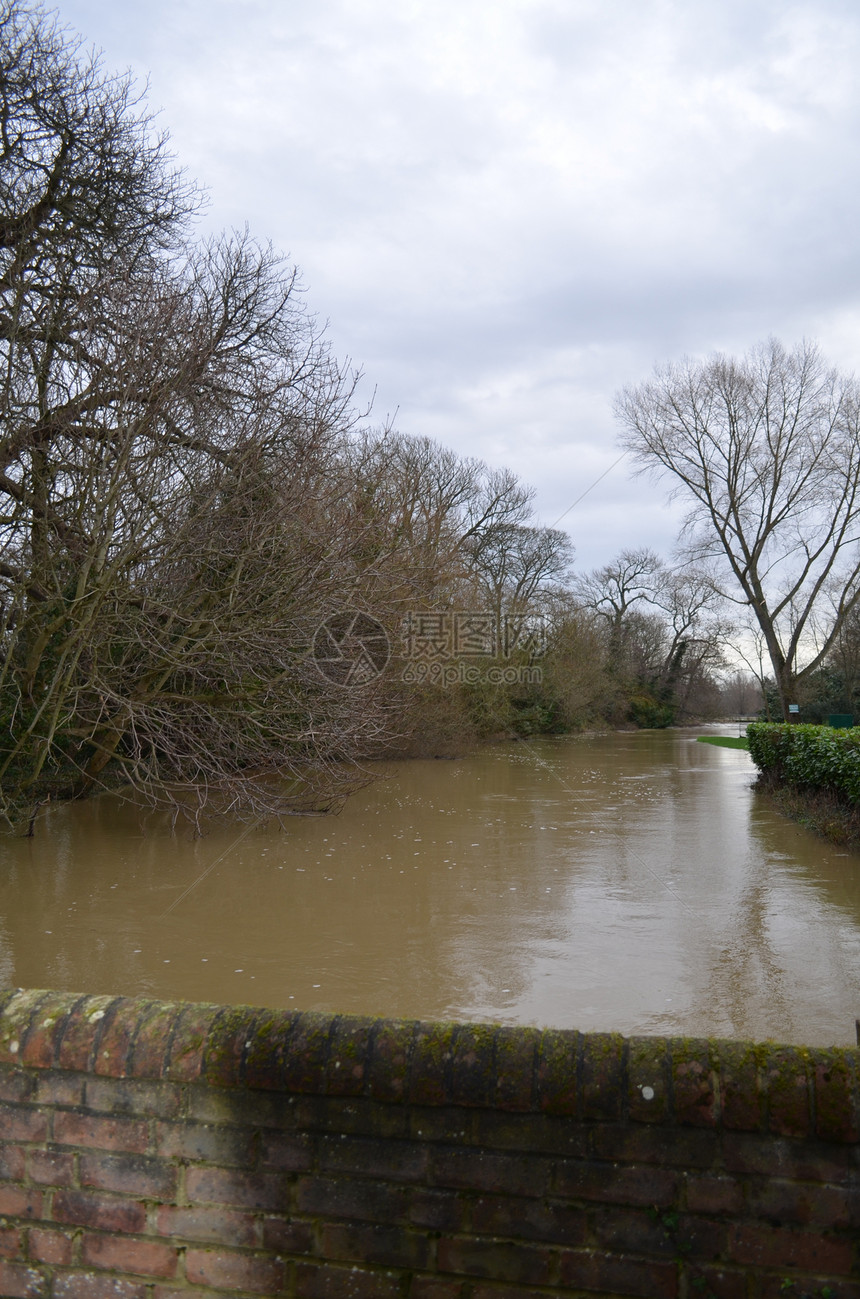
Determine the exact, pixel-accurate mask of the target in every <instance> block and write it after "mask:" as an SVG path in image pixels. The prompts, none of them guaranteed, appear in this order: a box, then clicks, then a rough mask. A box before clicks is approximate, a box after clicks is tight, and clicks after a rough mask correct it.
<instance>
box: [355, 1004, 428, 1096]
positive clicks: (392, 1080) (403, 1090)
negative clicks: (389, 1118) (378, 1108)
mask: <svg viewBox="0 0 860 1299" xmlns="http://www.w3.org/2000/svg"><path fill="white" fill-rule="evenodd" d="M415 1030H416V1025H415V1024H413V1023H404V1022H402V1021H400V1020H380V1021H379V1022H378V1023H377V1024H376V1025H375V1027H374V1029H373V1033H372V1035H371V1036H372V1041H371V1052H370V1058H369V1060H368V1062H367V1065H366V1070H365V1095H367V1096H371V1097H374V1098H375V1099H376V1100H380V1101H402V1100H403V1099H404V1098H405V1096H406V1094H407V1092H408V1090H409V1069H410V1063H411V1059H412V1044H413V1041H414V1037H415Z"/></svg>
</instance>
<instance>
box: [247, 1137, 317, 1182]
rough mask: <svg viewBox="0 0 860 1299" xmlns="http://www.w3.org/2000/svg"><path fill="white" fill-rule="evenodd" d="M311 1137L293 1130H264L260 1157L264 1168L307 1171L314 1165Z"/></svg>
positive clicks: (298, 1171)
mask: <svg viewBox="0 0 860 1299" xmlns="http://www.w3.org/2000/svg"><path fill="white" fill-rule="evenodd" d="M313 1152H314V1142H313V1140H312V1138H311V1137H308V1136H305V1135H303V1134H301V1133H293V1132H264V1133H263V1136H262V1149H261V1153H260V1159H261V1162H262V1164H263V1167H264V1168H273V1169H278V1170H280V1171H282V1172H291V1173H300V1172H306V1171H307V1170H308V1169H309V1168H311V1167H312V1165H313V1160H314V1155H313Z"/></svg>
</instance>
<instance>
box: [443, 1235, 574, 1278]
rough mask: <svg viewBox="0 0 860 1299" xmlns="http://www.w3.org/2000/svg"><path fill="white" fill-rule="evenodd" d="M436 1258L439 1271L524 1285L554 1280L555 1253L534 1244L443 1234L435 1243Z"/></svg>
mask: <svg viewBox="0 0 860 1299" xmlns="http://www.w3.org/2000/svg"><path fill="white" fill-rule="evenodd" d="M437 1258H438V1267H439V1270H440V1272H454V1273H455V1274H457V1275H460V1276H463V1275H465V1276H478V1277H486V1278H489V1279H491V1280H497V1281H516V1282H520V1283H523V1284H526V1285H551V1284H552V1283H553V1281H554V1280H555V1276H554V1264H555V1258H556V1256H555V1254H554V1253H553V1251H552V1250H549V1249H541V1248H540V1247H539V1246H537V1245H521V1244H519V1243H513V1242H510V1243H509V1242H504V1241H491V1240H488V1241H484V1240H465V1239H462V1238H459V1239H451V1238H450V1237H443V1238H442V1239H441V1240H440V1241H439V1243H438V1245H437Z"/></svg>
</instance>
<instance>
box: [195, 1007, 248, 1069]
mask: <svg viewBox="0 0 860 1299" xmlns="http://www.w3.org/2000/svg"><path fill="white" fill-rule="evenodd" d="M260 1017H261V1014H260V1012H259V1011H256V1010H249V1009H248V1007H247V1006H240V1007H237V1008H236V1009H235V1010H227V1009H224V1010H222V1011H221V1013H220V1014H219V1015H218V1016H217V1018H216V1019H215V1020H214V1021H213V1022H212V1023H211V1024H210V1027H209V1037H208V1039H207V1042H206V1056H205V1060H204V1068H205V1077H206V1080H207V1082H209V1083H210V1084H212V1085H213V1086H216V1087H238V1086H239V1084H240V1083H241V1081H242V1062H243V1060H244V1057H245V1051H246V1050H247V1049H248V1044H249V1043H251V1042H253V1039H254V1034H255V1031H256V1027H257V1022H258V1020H259V1019H260Z"/></svg>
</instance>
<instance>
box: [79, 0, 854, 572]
mask: <svg viewBox="0 0 860 1299" xmlns="http://www.w3.org/2000/svg"><path fill="white" fill-rule="evenodd" d="M59 12H60V15H61V17H62V18H63V19H64V20H65V21H66V22H67V23H68V24H69V25H71V26H72V27H74V28H75V29H77V30H78V31H79V32H80V33H82V34H83V35H84V36H85V37H86V39H87V40H88V41H89V42H90V43H92V44H94V45H97V46H99V47H101V48H102V49H103V50H104V53H105V61H106V64H107V66H108V67H111V68H117V69H123V68H126V67H128V68H131V69H132V70H133V71H134V72H135V73H136V74H138V75H140V76H146V75H147V74H148V75H149V78H150V92H149V94H150V102H151V103H152V104H153V105H154V106H155V107H157V108H160V109H161V110H162V116H161V123H162V125H163V126H164V127H166V128H167V130H168V131H169V133H170V135H171V137H172V140H173V146H174V150H175V152H176V155H177V157H178V159H179V161H180V162H181V163H182V165H183V166H184V167H186V169H187V170H188V172H189V173H190V174H192V175H193V176H194V177H196V178H197V179H198V180H199V181H200V182H201V183H202V184H203V185H204V186H205V187H206V188H207V189H208V191H209V197H210V202H209V207H208V210H207V212H206V216H205V218H204V225H205V226H206V227H211V228H217V229H220V228H222V227H230V226H243V225H245V223H247V224H248V225H249V226H250V229H251V231H252V233H254V234H255V235H257V236H258V237H260V238H261V239H264V240H269V239H270V240H271V241H272V242H273V243H274V244H275V245H277V246H278V247H279V248H281V249H282V250H284V251H285V252H288V253H289V255H290V257H291V258H292V260H293V261H295V262H296V263H297V264H298V265H299V267H300V268H301V270H302V274H303V278H304V281H305V284H306V286H307V289H308V300H309V304H310V306H311V307H312V309H313V310H315V311H316V312H317V313H318V315H320V316H321V317H322V318H324V319H328V321H329V322H330V328H329V337H330V338H331V340H332V343H333V346H334V349H335V351H336V352H337V353H338V355H340V356H349V357H351V358H352V360H353V362H354V363H355V364H356V365H357V366H360V367H361V369H362V370H363V371H364V374H365V376H366V377H365V379H364V382H363V392H364V395H365V397H366V398H367V399H369V398H370V397H371V396H372V394H373V392H374V390H375V392H376V396H375V403H374V416H375V418H376V419H377V420H378V421H380V422H381V421H382V420H383V419H384V418H385V417H386V416H391V415H394V414H395V412H396V423H397V426H398V427H399V428H400V429H401V430H402V431H403V432H407V433H418V434H429V435H430V436H431V437H434V438H437V439H438V440H439V441H441V442H444V443H445V444H447V445H449V446H452V447H454V448H455V449H456V450H458V451H460V452H461V453H463V454H468V455H477V456H480V457H482V458H483V459H485V460H487V461H489V462H490V463H492V464H494V465H507V466H510V467H511V468H513V469H514V470H516V472H518V473H519V474H520V475H521V477H523V478H524V479H525V480H526V481H527V482H529V483H531V484H532V485H533V486H534V487H535V488H536V489H537V497H536V506H537V511H538V515H539V518H540V521H541V522H543V523H547V524H552V523H554V522H555V521H556V520H557V519H558V517H559V516H560V515H561V514H562V513H563V512H564V511H566V510H568V508H569V507H570V506H571V505H572V504H573V503H574V501H576V500H577V498H578V497H579V496H581V495H582V493H583V492H585V491H586V490H587V489H588V488H589V487H590V485H591V484H592V483H594V481H595V479H597V478H598V477H599V475H601V474H602V473H603V472H604V471H605V470H607V469H609V466H611V465H612V463H613V461H614V460H616V458H617V456H618V454H619V453H618V450H617V449H616V446H615V436H616V432H615V427H614V424H613V419H612V413H611V404H612V397H613V394H614V392H615V391H616V390H617V389H618V388H619V387H620V386H621V385H623V384H625V383H630V382H636V381H638V380H640V379H643V378H645V377H647V375H648V373H649V372H650V370H651V369H652V367H653V365H654V363H655V362H657V361H662V360H668V359H671V358H676V357H679V356H681V355H683V354H685V353H686V354H695V355H699V354H702V355H704V354H707V353H709V352H711V351H714V350H724V351H730V352H739V351H743V350H744V349H745V348H747V347H748V346H749V345H750V344H752V343H753V342H755V341H757V340H759V339H762V338H765V337H767V336H768V335H770V334H774V335H776V336H777V337H780V338H782V339H783V341H785V342H786V343H793V342H796V341H797V340H798V339H800V338H801V337H804V336H805V337H811V338H817V339H819V340H820V342H821V344H822V346H823V348H824V350H825V352H826V353H827V355H828V356H829V357H830V358H831V359H832V360H833V361H834V362H836V363H838V364H839V365H841V366H843V367H844V368H846V369H848V370H854V369H855V367H856V365H857V356H858V347H857V344H858V342H860V269H859V268H860V260H858V228H860V212H858V208H860V183H858V149H860V131H858V101H859V100H860V77H858V74H857V69H858V67H860V6H858V5H857V4H856V0H800V2H799V3H791V2H790V0H676V2H673V0H169V2H168V0H147V2H146V3H140V2H139V0H138V2H135V3H131V2H130V0H113V3H110V4H108V3H105V2H104V0H66V2H65V3H61V4H60V5H59ZM676 520H677V511H675V512H674V513H673V512H672V511H669V510H667V509H666V507H665V504H664V498H663V492H662V491H661V489H659V488H655V487H653V486H651V485H649V484H648V483H647V482H643V481H642V480H634V479H632V478H631V476H630V475H629V473H628V472H627V469H626V465H625V463H623V462H622V463H621V464H618V465H616V466H615V467H614V468H612V469H611V470H610V472H609V473H607V474H606V477H605V478H603V479H602V481H601V482H599V483H598V484H597V486H595V487H593V489H592V490H591V491H590V492H589V493H588V495H587V496H586V497H585V499H584V500H582V501H581V502H580V503H579V504H578V505H576V506H575V508H574V509H573V510H571V511H570V512H569V513H567V514H566V516H565V518H564V521H563V524H562V526H564V527H566V528H568V530H569V532H570V535H571V537H572V539H573V541H574V543H575V545H576V548H577V554H578V563H579V564H580V565H581V566H583V567H586V568H588V567H592V566H594V565H597V564H601V563H605V562H607V561H608V560H609V559H610V558H611V557H612V556H613V555H614V554H615V553H617V551H618V550H619V549H620V548H621V547H623V546H635V545H642V544H649V545H652V546H654V547H655V548H656V549H658V550H660V551H661V552H662V553H664V554H668V553H669V552H670V550H671V546H672V543H673V539H674V535H675V531H676Z"/></svg>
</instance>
